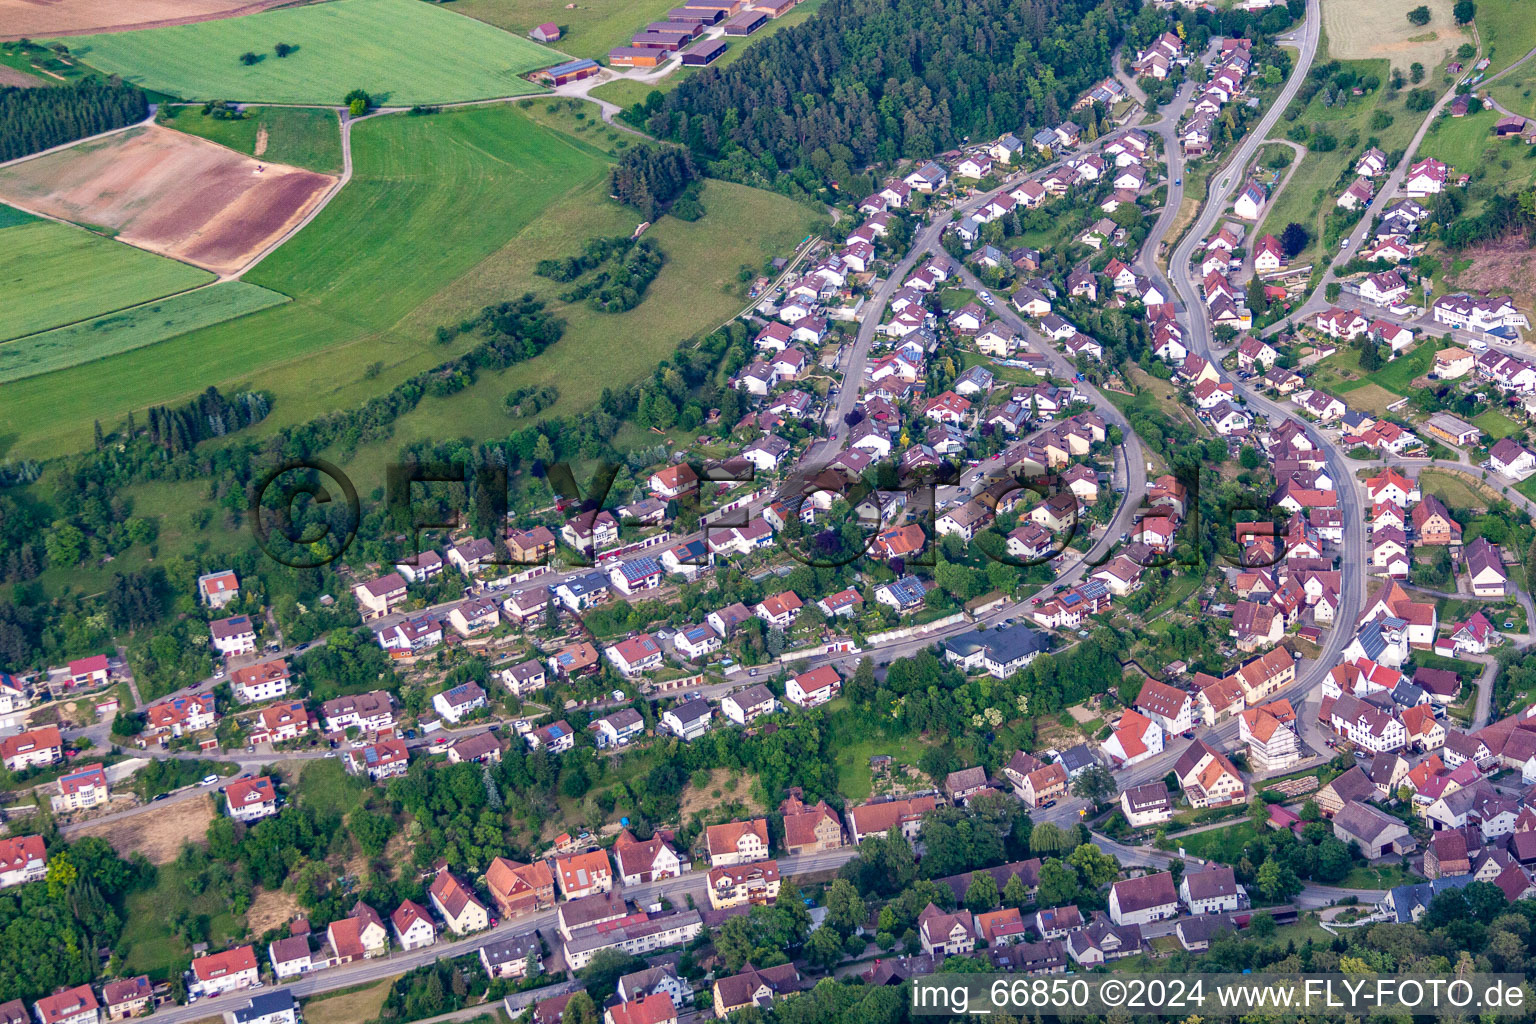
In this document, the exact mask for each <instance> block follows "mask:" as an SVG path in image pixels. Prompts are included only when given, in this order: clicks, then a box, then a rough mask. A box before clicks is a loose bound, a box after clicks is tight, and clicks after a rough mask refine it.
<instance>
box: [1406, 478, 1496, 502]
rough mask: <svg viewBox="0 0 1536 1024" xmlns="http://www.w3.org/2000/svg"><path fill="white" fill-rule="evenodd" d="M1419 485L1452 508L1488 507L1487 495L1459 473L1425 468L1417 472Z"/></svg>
mask: <svg viewBox="0 0 1536 1024" xmlns="http://www.w3.org/2000/svg"><path fill="white" fill-rule="evenodd" d="M1419 486H1420V488H1422V489H1423V490H1426V491H1429V492H1430V493H1431V494H1433V495H1434V496H1435V497H1437V498H1439V499H1440V500H1441V501H1443V502H1445V503H1446V505H1447V506H1449V507H1450V508H1452V509H1458V508H1487V507H1488V500H1489V499H1488V495H1486V494H1483V493H1481V492H1480V491H1478V489H1477V488H1476V487H1475V486H1473V484H1472V482H1471V481H1469V480H1467V479H1466V478H1465V477H1463V476H1462V475H1461V474H1459V473H1453V472H1446V471H1444V470H1437V469H1426V470H1425V471H1424V472H1422V473H1420V474H1419Z"/></svg>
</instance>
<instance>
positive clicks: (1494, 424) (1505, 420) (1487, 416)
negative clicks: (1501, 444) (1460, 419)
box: [1472, 409, 1525, 441]
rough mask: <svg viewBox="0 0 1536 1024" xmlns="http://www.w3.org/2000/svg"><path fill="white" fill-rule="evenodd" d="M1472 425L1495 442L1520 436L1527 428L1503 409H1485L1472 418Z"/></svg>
mask: <svg viewBox="0 0 1536 1024" xmlns="http://www.w3.org/2000/svg"><path fill="white" fill-rule="evenodd" d="M1472 425H1473V426H1475V427H1477V428H1478V429H1479V430H1481V431H1482V432H1483V433H1485V434H1487V435H1488V436H1489V437H1491V438H1493V439H1494V440H1495V441H1500V440H1503V439H1504V438H1506V437H1509V436H1511V435H1513V434H1518V433H1520V432H1521V431H1522V430H1524V429H1525V428H1524V427H1523V426H1521V425H1520V424H1519V423H1516V422H1515V420H1514V419H1513V418H1512V417H1511V416H1510V415H1509V414H1508V413H1506V412H1504V411H1503V410H1502V409H1485V410H1483V411H1482V412H1480V413H1478V414H1477V415H1476V416H1474V417H1472Z"/></svg>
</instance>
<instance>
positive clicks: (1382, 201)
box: [1262, 61, 1475, 337]
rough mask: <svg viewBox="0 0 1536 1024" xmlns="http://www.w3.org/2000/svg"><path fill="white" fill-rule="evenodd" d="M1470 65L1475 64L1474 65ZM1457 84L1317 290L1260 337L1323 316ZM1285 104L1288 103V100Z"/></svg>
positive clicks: (1427, 117)
mask: <svg viewBox="0 0 1536 1024" xmlns="http://www.w3.org/2000/svg"><path fill="white" fill-rule="evenodd" d="M1473 63H1475V61H1474V62H1473ZM1465 77H1466V75H1463V76H1462V78H1463V79H1464V78H1465ZM1293 81H1298V82H1299V79H1294V78H1293ZM1460 84H1461V79H1458V80H1457V81H1456V83H1454V84H1453V85H1452V86H1451V87H1450V88H1449V89H1447V90H1446V91H1445V92H1444V93H1443V94H1442V95H1441V96H1440V98H1439V99H1438V100H1436V101H1435V105H1434V106H1433V107H1432V108H1431V109H1430V111H1429V113H1428V114H1427V115H1425V117H1424V120H1423V122H1421V123H1420V124H1419V128H1418V131H1416V132H1414V134H1413V139H1412V141H1410V142H1409V143H1408V148H1407V149H1405V150H1403V158H1402V159H1401V160H1399V161H1398V162H1397V166H1396V167H1394V168H1392V171H1391V173H1390V174H1388V175H1387V178H1386V181H1385V182H1384V183H1382V184H1381V185H1380V187H1379V188H1378V190H1377V192H1376V198H1374V199H1372V200H1371V205H1370V206H1369V207H1367V208H1366V211H1365V214H1364V216H1362V217H1361V218H1360V220H1359V221H1358V222H1357V223H1356V224H1355V226H1354V228H1353V229H1352V230H1351V231H1350V232H1349V234H1348V235H1347V236H1346V237H1347V238H1348V239H1349V244H1348V245H1345V246H1343V247H1342V248H1341V249H1339V250H1337V252H1335V253H1334V254H1333V255H1334V256H1335V262H1334V263H1331V264H1329V266H1328V269H1327V270H1325V271H1324V272H1323V276H1322V279H1321V280H1320V281H1319V282H1318V285H1317V288H1316V290H1314V291H1313V292H1312V294H1311V295H1309V296H1308V297H1307V300H1306V301H1305V302H1303V303H1302V304H1301V305H1299V306H1297V307H1296V308H1295V309H1293V310H1292V311H1291V312H1290V313H1289V314H1287V315H1286V316H1285V318H1284V319H1282V320H1279V321H1277V322H1275V323H1273V324H1271V325H1270V326H1269V327H1267V328H1265V329H1264V331H1263V332H1262V336H1264V337H1271V336H1273V335H1275V334H1278V333H1279V332H1280V331H1281V330H1283V329H1284V328H1285V327H1287V326H1288V325H1290V324H1291V323H1300V322H1301V321H1302V320H1305V319H1306V318H1307V317H1308V316H1311V315H1312V314H1313V313H1319V312H1322V311H1323V310H1325V309H1327V308H1328V307H1329V306H1331V305H1332V303H1330V302H1329V301H1328V300H1327V291H1328V286H1329V285H1330V284H1332V283H1334V282H1335V281H1337V280H1338V279H1339V275H1338V272H1337V269H1336V268H1337V265H1338V264H1339V263H1341V262H1348V261H1349V260H1350V259H1352V258H1353V254H1354V253H1358V252H1359V251H1360V246H1361V244H1362V243H1363V242H1364V240H1365V237H1366V235H1367V234H1368V233H1369V232H1370V230H1371V225H1372V224H1374V223H1375V222H1376V218H1378V217H1380V216H1381V213H1382V211H1383V210H1385V209H1386V208H1387V205H1388V204H1389V203H1391V202H1393V201H1395V200H1396V199H1398V198H1401V197H1399V196H1398V195H1397V190H1398V188H1399V187H1400V186H1401V185H1402V183H1403V178H1404V177H1405V176H1406V175H1407V173H1408V169H1409V168H1410V167H1412V166H1413V164H1414V162H1415V157H1416V155H1417V153H1418V149H1419V145H1420V144H1421V143H1422V142H1423V141H1424V136H1425V135H1427V134H1428V133H1429V129H1430V126H1431V125H1433V124H1434V122H1435V118H1437V117H1439V116H1440V112H1441V111H1442V110H1444V109H1445V105H1446V104H1447V103H1449V102H1451V100H1452V99H1454V98H1455V96H1456V89H1457V87H1458V86H1459V85H1460ZM1286 102H1290V101H1289V100H1287V101H1286ZM1264 130H1265V133H1266V134H1267V133H1268V132H1269V130H1270V129H1269V128H1268V127H1266V128H1265V129H1264Z"/></svg>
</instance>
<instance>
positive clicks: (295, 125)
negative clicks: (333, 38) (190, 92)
mask: <svg viewBox="0 0 1536 1024" xmlns="http://www.w3.org/2000/svg"><path fill="white" fill-rule="evenodd" d="M156 120H158V121H159V123H160V124H163V125H166V126H167V127H170V128H175V129H176V130H177V131H180V132H186V133H187V134H189V135H200V136H202V137H203V138H205V139H209V140H211V141H213V142H217V143H218V144H219V145H221V146H228V147H229V148H230V149H233V150H235V151H236V152H238V153H246V154H248V155H250V156H260V157H262V158H263V159H266V160H270V161H272V162H273V163H275V164H290V165H292V166H294V167H304V168H308V169H309V170H311V171H319V172H321V173H322V174H340V173H341V171H342V157H341V122H340V121H339V120H337V117H336V112H335V111H334V110H328V109H316V108H312V107H250V108H247V110H246V116H245V117H243V118H240V119H238V120H220V119H218V118H215V117H211V116H205V115H204V114H203V112H202V110H200V109H199V108H197V107H171V106H165V107H161V108H160V110H159V115H158V117H157V118H156ZM263 138H264V139H265V142H264V144H263V147H262V151H261V152H260V153H257V152H256V146H257V141H258V140H259V139H263Z"/></svg>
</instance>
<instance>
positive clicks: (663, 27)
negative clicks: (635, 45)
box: [643, 21, 704, 41]
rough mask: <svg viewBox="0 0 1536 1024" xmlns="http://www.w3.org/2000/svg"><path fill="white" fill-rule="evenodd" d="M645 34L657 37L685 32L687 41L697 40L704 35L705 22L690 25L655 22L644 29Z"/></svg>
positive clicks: (678, 22) (677, 22)
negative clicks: (653, 34) (654, 34)
mask: <svg viewBox="0 0 1536 1024" xmlns="http://www.w3.org/2000/svg"><path fill="white" fill-rule="evenodd" d="M643 31H645V32H654V33H656V34H657V35H662V36H664V35H669V34H671V33H674V32H684V33H687V35H686V36H685V37H684V38H685V41H686V40H687V39H697V38H698V37H699V36H701V35H703V34H704V24H703V22H694V23H692V24H689V23H687V22H683V21H653V22H651V23H650V24H649V25H647V26H645V28H644V29H643Z"/></svg>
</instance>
